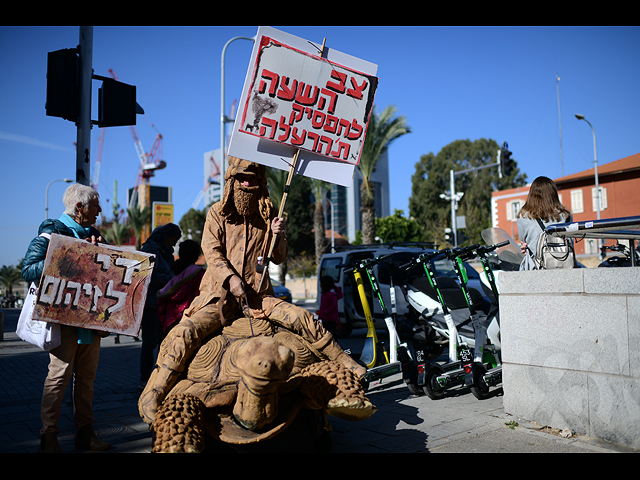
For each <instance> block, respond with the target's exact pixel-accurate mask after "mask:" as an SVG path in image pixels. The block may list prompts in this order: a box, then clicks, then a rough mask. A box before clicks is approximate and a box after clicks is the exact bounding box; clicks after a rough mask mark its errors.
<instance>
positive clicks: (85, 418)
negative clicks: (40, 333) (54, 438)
mask: <svg viewBox="0 0 640 480" xmlns="http://www.w3.org/2000/svg"><path fill="white" fill-rule="evenodd" d="M60 335H61V343H60V346H58V347H56V348H53V349H52V350H51V351H50V352H49V373H48V374H47V378H46V379H45V381H44V388H43V392H42V406H41V409H40V416H41V418H42V430H40V434H41V435H44V434H45V433H55V434H57V433H59V431H60V429H59V427H58V421H59V420H60V409H61V407H62V402H63V400H64V392H65V390H66V389H67V385H68V384H69V381H70V380H71V378H73V420H74V423H75V424H76V428H77V429H80V428H82V427H84V426H86V425H90V424H92V423H93V382H94V380H95V378H96V370H97V369H98V359H99V357H100V337H98V336H97V335H95V340H94V342H93V343H92V344H89V345H79V344H78V333H77V329H76V328H75V327H69V326H66V325H60Z"/></svg>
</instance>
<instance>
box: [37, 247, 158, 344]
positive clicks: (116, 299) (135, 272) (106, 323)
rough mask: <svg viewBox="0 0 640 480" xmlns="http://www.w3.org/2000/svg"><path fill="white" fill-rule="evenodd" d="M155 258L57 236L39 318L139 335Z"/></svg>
mask: <svg viewBox="0 0 640 480" xmlns="http://www.w3.org/2000/svg"><path fill="white" fill-rule="evenodd" d="M154 262H155V256H154V255H152V254H149V253H144V252H139V251H130V250H125V249H122V248H118V247H111V246H108V245H102V244H100V245H97V246H96V245H93V244H92V243H90V242H87V241H86V240H78V239H76V238H73V237H67V236H63V235H57V234H53V235H51V240H50V242H49V249H48V250H47V256H46V258H45V264H44V270H43V273H42V279H41V281H40V287H39V289H38V298H37V300H36V304H35V306H34V310H33V316H32V318H33V319H37V320H42V321H45V322H51V323H59V324H62V325H70V326H73V327H82V328H88V329H92V330H102V331H106V332H111V333H120V334H124V335H131V336H137V335H138V334H139V332H140V322H141V321H142V313H143V310H144V304H145V300H146V298H147V291H148V287H149V282H150V281H151V273H152V271H153V266H154Z"/></svg>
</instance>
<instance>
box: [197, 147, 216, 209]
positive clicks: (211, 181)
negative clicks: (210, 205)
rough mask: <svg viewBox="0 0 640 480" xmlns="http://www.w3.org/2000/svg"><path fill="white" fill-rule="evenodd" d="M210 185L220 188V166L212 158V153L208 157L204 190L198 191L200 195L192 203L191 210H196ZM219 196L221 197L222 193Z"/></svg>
mask: <svg viewBox="0 0 640 480" xmlns="http://www.w3.org/2000/svg"><path fill="white" fill-rule="evenodd" d="M211 185H218V189H219V188H220V166H219V165H218V162H216V159H215V158H213V153H212V154H211V156H210V157H209V176H208V177H207V179H206V181H205V184H204V188H203V189H202V190H200V193H198V196H197V197H196V199H195V201H194V202H193V205H191V208H198V205H199V204H200V201H201V200H202V198H203V197H204V194H205V193H206V191H207V190H208V189H209V187H210V186H211ZM219 195H220V196H221V195H222V193H220V194H219ZM205 207H206V205H205Z"/></svg>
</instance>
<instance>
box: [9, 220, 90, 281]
mask: <svg viewBox="0 0 640 480" xmlns="http://www.w3.org/2000/svg"><path fill="white" fill-rule="evenodd" d="M41 233H48V234H52V233H57V234H59V235H65V236H67V237H75V235H74V233H73V231H72V230H71V229H70V228H69V227H67V226H66V225H65V224H64V223H62V222H61V221H60V220H53V219H48V220H45V221H44V222H42V223H41V224H40V227H39V228H38V236H37V237H36V238H34V239H33V240H31V243H30V244H29V247H28V248H27V253H26V254H25V257H24V261H23V263H22V278H24V279H25V281H26V282H27V283H31V282H33V283H35V284H36V285H39V284H40V278H41V277H42V270H43V269H44V259H45V257H46V255H47V248H48V247H49V239H48V238H47V237H41V236H40V234H41ZM91 235H95V236H96V237H98V236H100V232H99V231H98V230H96V229H95V228H94V227H89V232H88V234H85V236H84V237H81V238H86V237H87V236H91Z"/></svg>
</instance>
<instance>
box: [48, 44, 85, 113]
mask: <svg viewBox="0 0 640 480" xmlns="http://www.w3.org/2000/svg"><path fill="white" fill-rule="evenodd" d="M44 108H45V111H46V114H47V115H48V116H50V117H61V118H64V119H65V120H69V121H71V122H77V121H78V112H79V98H78V50H77V49H75V48H74V49H71V48H67V49H64V50H56V51H55V52H49V53H48V54H47V100H46V103H45V107H44Z"/></svg>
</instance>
